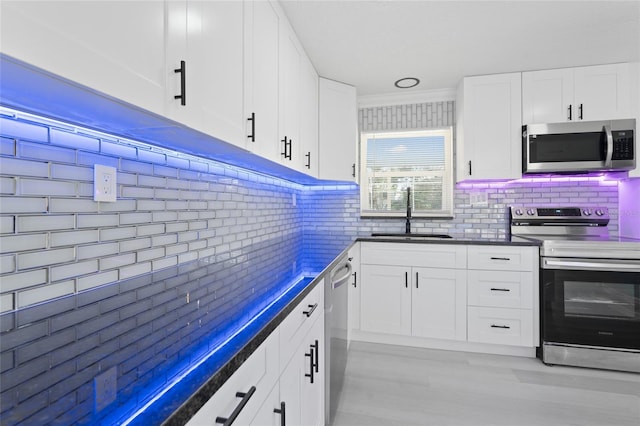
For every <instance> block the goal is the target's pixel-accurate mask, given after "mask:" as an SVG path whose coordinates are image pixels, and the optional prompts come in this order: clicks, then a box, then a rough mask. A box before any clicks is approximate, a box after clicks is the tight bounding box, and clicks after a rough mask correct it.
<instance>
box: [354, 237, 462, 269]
mask: <svg viewBox="0 0 640 426" xmlns="http://www.w3.org/2000/svg"><path fill="white" fill-rule="evenodd" d="M360 259H361V263H366V264H370V265H394V266H417V267H423V268H452V269H453V268H459V269H463V268H466V267H467V248H466V246H464V245H462V244H460V245H458V244H451V245H448V244H428V243H424V244H417V243H416V244H402V243H363V244H362V246H361V247H360Z"/></svg>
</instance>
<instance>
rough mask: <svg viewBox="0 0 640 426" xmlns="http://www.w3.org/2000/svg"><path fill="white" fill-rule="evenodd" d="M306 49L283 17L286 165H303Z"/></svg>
mask: <svg viewBox="0 0 640 426" xmlns="http://www.w3.org/2000/svg"><path fill="white" fill-rule="evenodd" d="M303 55H304V53H303V52H302V49H301V48H300V47H299V46H298V41H297V39H296V35H295V33H294V32H293V30H291V29H290V28H289V23H288V22H286V21H285V20H281V24H280V52H279V57H278V59H279V67H280V72H279V87H278V89H279V100H280V102H279V108H280V116H279V126H278V135H279V138H280V149H281V153H280V156H281V158H280V161H281V162H282V163H283V164H285V165H286V166H289V167H292V168H296V169H297V168H299V167H297V166H300V165H301V164H302V160H301V158H302V153H301V150H300V99H301V93H300V69H301V68H300V66H301V59H302V56H303Z"/></svg>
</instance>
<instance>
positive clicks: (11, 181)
mask: <svg viewBox="0 0 640 426" xmlns="http://www.w3.org/2000/svg"><path fill="white" fill-rule="evenodd" d="M15 193H16V179H15V178H12V177H3V178H0V194H11V195H14V194H15Z"/></svg>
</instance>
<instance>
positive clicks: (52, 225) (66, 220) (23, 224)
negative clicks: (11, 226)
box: [16, 215, 76, 232]
mask: <svg viewBox="0 0 640 426" xmlns="http://www.w3.org/2000/svg"><path fill="white" fill-rule="evenodd" d="M75 224H76V217H75V216H74V215H47V216H18V217H17V218H16V227H17V229H16V231H17V232H37V231H56V230H60V229H73V228H74V227H75Z"/></svg>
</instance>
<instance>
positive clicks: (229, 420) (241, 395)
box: [216, 386, 256, 426]
mask: <svg viewBox="0 0 640 426" xmlns="http://www.w3.org/2000/svg"><path fill="white" fill-rule="evenodd" d="M255 392H256V387H255V386H251V388H250V389H249V392H247V393H244V392H236V397H237V398H242V401H240V404H238V406H237V407H236V408H235V409H234V410H233V413H231V416H229V417H228V418H227V417H216V423H221V424H223V425H224V426H229V425H231V424H233V422H234V421H235V420H236V417H238V415H239V414H240V412H241V411H242V409H243V408H244V406H245V405H247V402H249V399H251V397H252V396H253V394H254V393H255Z"/></svg>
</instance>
